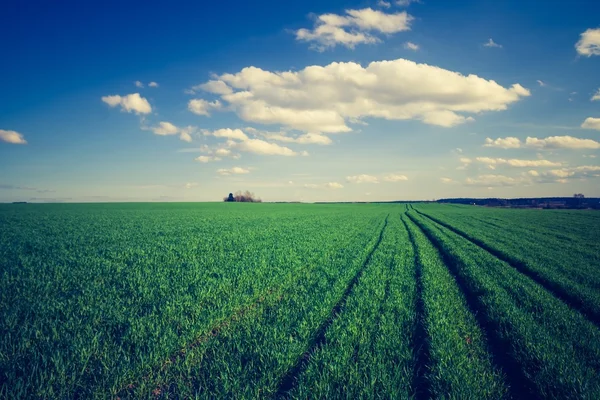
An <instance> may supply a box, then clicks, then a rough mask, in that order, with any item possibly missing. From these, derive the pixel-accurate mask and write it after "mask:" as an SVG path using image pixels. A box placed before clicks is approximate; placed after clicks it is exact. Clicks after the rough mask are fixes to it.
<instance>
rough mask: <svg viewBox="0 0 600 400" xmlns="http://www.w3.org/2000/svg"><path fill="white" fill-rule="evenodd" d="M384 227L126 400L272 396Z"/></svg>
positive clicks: (342, 294) (333, 307)
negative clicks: (360, 244) (151, 397)
mask: <svg viewBox="0 0 600 400" xmlns="http://www.w3.org/2000/svg"><path fill="white" fill-rule="evenodd" d="M382 222H383V221H382ZM384 229H385V224H380V227H379V232H378V234H377V236H376V237H372V238H371V241H370V243H369V244H368V245H367V246H363V247H362V248H361V250H360V251H358V253H353V252H351V251H348V252H347V253H345V257H346V262H347V265H346V266H345V267H342V265H343V264H341V265H340V264H334V265H332V264H325V265H322V266H318V267H317V268H315V269H313V270H311V271H310V273H307V274H305V275H304V276H301V277H300V279H297V280H296V281H295V283H294V285H292V286H291V287H290V290H289V291H288V292H286V293H285V295H284V296H283V298H282V300H281V301H277V302H273V303H272V304H268V305H265V307H261V308H259V309H258V312H257V313H255V314H253V315H248V316H246V317H244V318H242V319H241V320H239V321H237V322H236V323H235V324H232V325H230V326H227V327H226V328H225V329H223V330H222V331H221V332H220V334H219V335H218V336H216V337H214V338H213V339H212V340H211V341H210V342H207V343H206V344H205V345H203V346H199V347H197V348H195V349H193V350H192V351H190V352H189V353H187V354H186V357H185V358H183V359H181V360H179V362H177V363H174V364H172V365H169V366H168V368H166V369H163V370H161V371H158V373H157V374H155V375H154V376H152V379H150V380H148V381H145V382H143V383H142V384H141V385H139V386H138V387H136V388H134V390H133V391H132V392H130V393H129V397H134V398H137V397H147V396H152V394H153V393H154V394H155V395H157V396H158V397H163V398H182V397H195V396H200V397H202V398H215V397H217V398H220V397H229V396H232V395H233V394H236V395H238V396H240V397H244V398H256V397H264V396H272V395H274V394H275V393H276V392H277V389H278V387H279V384H280V382H281V380H282V377H283V376H285V374H286V373H287V372H288V371H290V370H291V369H293V368H294V366H296V365H297V360H298V359H299V358H301V356H302V355H303V354H306V352H307V351H308V349H309V348H310V347H311V346H312V344H313V343H314V341H315V340H317V337H318V334H319V328H320V327H322V326H323V325H324V324H326V323H327V320H328V319H329V318H331V316H332V310H334V309H335V307H336V305H337V304H338V303H339V302H340V300H341V299H343V298H344V296H345V295H346V294H345V293H346V292H347V291H348V288H349V287H351V286H352V285H353V284H352V282H353V280H354V279H355V278H356V276H357V275H359V272H360V270H361V269H363V268H364V266H365V263H366V260H367V258H368V257H369V254H371V253H372V252H373V251H374V249H375V247H376V246H377V243H378V242H379V237H380V235H381V232H383V231H384ZM367 243H368V242H367ZM348 250H350V249H348ZM353 250H357V248H356V247H355V248H353ZM340 261H341V260H340ZM340 267H342V268H340ZM359 276H360V275H359ZM125 397H128V396H125Z"/></svg>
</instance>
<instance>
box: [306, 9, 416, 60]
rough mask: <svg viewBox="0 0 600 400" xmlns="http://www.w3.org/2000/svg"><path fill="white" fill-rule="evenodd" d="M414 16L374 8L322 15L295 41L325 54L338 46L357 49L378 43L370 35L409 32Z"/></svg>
mask: <svg viewBox="0 0 600 400" xmlns="http://www.w3.org/2000/svg"><path fill="white" fill-rule="evenodd" d="M412 20H413V17H412V16H410V15H408V14H407V13H406V12H399V13H395V14H386V13H384V12H382V11H379V10H373V9H372V8H363V9H361V10H346V15H345V16H343V15H337V14H322V15H319V16H318V17H317V21H316V22H315V27H314V28H313V29H312V30H309V29H304V28H303V29H299V30H297V31H296V40H299V41H305V42H314V43H313V46H312V48H314V49H316V50H319V51H323V50H325V49H327V48H330V47H335V46H336V45H338V44H339V45H342V46H346V47H348V48H351V49H352V48H354V47H355V46H356V45H357V44H361V43H377V42H379V41H380V39H379V38H378V37H376V36H374V35H373V34H372V33H370V32H377V33H384V34H392V33H397V32H401V31H407V30H410V22H411V21H412Z"/></svg>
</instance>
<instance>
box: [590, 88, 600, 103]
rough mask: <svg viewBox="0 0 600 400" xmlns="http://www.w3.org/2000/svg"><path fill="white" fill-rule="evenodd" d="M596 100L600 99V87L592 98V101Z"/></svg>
mask: <svg viewBox="0 0 600 400" xmlns="http://www.w3.org/2000/svg"><path fill="white" fill-rule="evenodd" d="M596 100H600V89H598V91H597V92H596V93H594V95H593V96H592V98H591V101H596Z"/></svg>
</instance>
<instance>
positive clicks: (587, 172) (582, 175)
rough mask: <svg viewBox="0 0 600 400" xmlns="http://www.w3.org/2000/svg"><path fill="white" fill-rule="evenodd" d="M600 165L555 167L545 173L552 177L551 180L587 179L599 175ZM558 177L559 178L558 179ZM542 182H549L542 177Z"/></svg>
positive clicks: (562, 181) (561, 181) (547, 176)
mask: <svg viewBox="0 0 600 400" xmlns="http://www.w3.org/2000/svg"><path fill="white" fill-rule="evenodd" d="M598 172H600V166H598V165H582V166H579V167H571V168H561V169H553V170H550V171H548V172H545V173H544V174H543V176H544V177H546V178H550V182H560V183H566V182H567V181H568V179H586V178H590V177H598V176H600V174H598ZM556 178H558V179H556ZM540 182H542V183H543V182H548V181H547V180H544V179H543V178H541V180H540Z"/></svg>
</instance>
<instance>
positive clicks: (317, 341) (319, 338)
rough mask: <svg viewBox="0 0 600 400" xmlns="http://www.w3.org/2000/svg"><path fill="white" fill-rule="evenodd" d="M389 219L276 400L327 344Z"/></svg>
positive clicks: (282, 379)
mask: <svg viewBox="0 0 600 400" xmlns="http://www.w3.org/2000/svg"><path fill="white" fill-rule="evenodd" d="M388 218H389V214H388V216H387V217H385V222H384V224H383V228H381V231H380V232H379V238H378V239H377V242H375V245H374V246H373V249H372V250H371V251H370V252H369V254H368V255H367V258H366V259H365V262H364V263H363V265H362V266H361V267H360V268H359V270H358V271H357V272H356V274H355V275H354V276H353V277H352V279H351V280H350V282H349V283H348V286H346V289H345V290H344V293H343V294H342V297H341V298H340V299H339V300H338V302H337V303H336V304H335V305H334V306H333V308H332V309H331V312H330V313H329V317H328V318H327V319H326V320H325V321H323V323H321V325H320V326H319V327H318V328H317V330H316V331H315V335H314V336H313V340H312V341H311V343H310V346H309V348H308V350H307V351H306V352H304V353H303V354H302V355H301V356H300V357H299V358H298V359H297V360H296V363H295V364H294V366H293V367H292V368H290V369H289V370H288V371H287V372H286V374H285V375H283V377H282V378H281V380H280V383H279V386H278V388H277V390H276V392H275V394H274V397H275V398H286V397H288V395H289V394H290V392H291V391H292V390H293V389H294V388H295V387H296V385H297V384H298V377H299V376H300V375H301V374H302V373H303V372H304V370H306V367H308V363H309V361H310V357H311V355H312V354H313V353H314V352H315V351H316V350H317V349H319V348H320V347H322V346H323V345H324V344H325V342H326V337H325V334H326V332H327V329H329V327H330V326H331V325H332V324H333V322H334V321H335V320H336V318H337V317H338V316H339V314H340V312H341V311H342V308H343V307H344V305H345V304H346V301H347V300H348V297H349V296H350V294H351V293H352V289H354V287H355V286H356V284H357V283H358V281H359V279H360V277H361V276H362V274H363V272H364V271H365V269H366V268H367V266H368V265H369V263H370V262H371V259H372V257H373V254H374V253H375V251H377V249H378V248H379V245H380V244H381V241H382V240H383V233H384V232H385V229H386V228H387V225H388Z"/></svg>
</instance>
